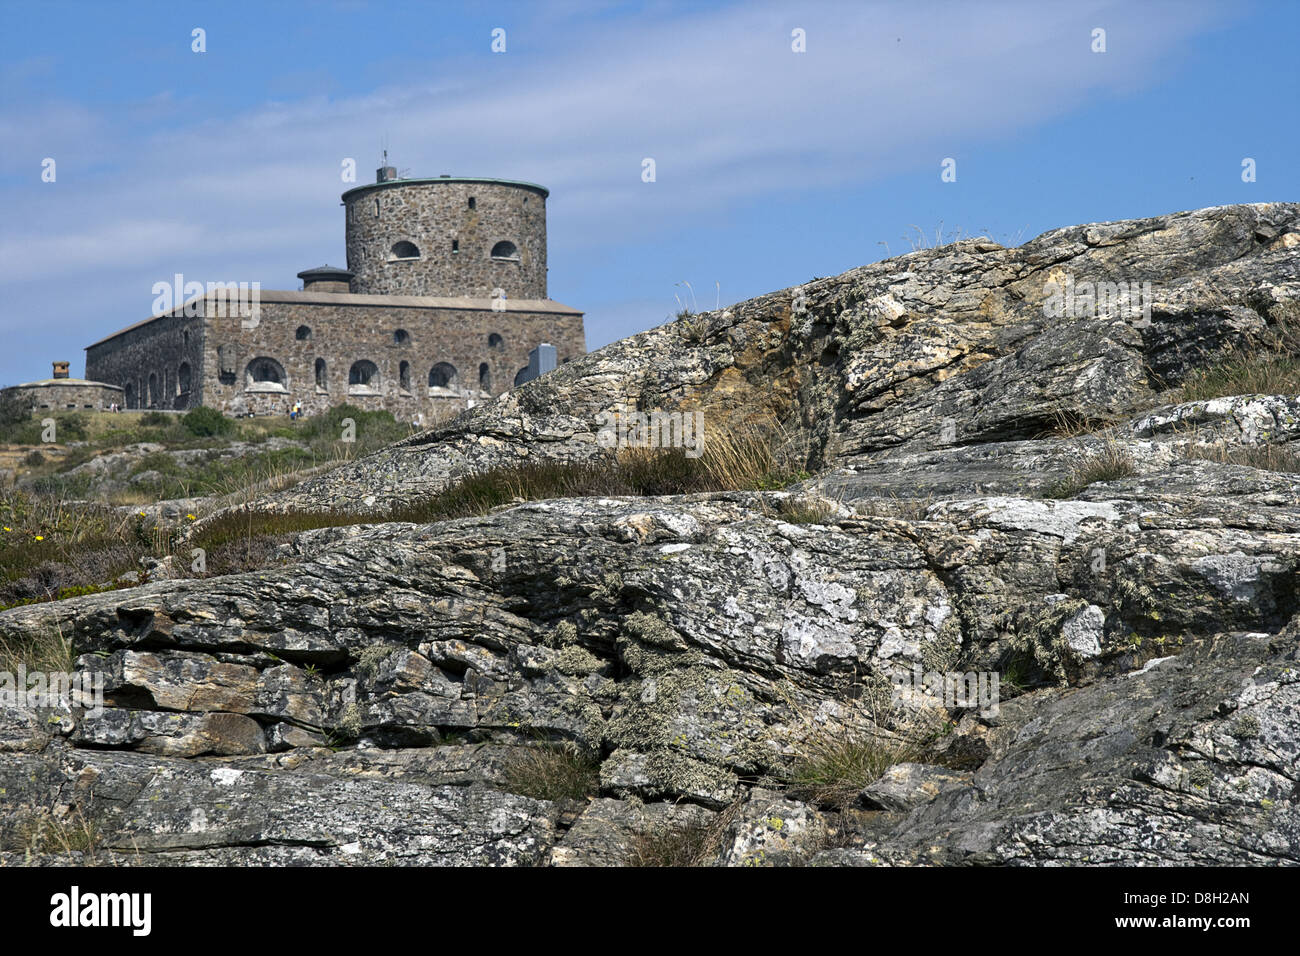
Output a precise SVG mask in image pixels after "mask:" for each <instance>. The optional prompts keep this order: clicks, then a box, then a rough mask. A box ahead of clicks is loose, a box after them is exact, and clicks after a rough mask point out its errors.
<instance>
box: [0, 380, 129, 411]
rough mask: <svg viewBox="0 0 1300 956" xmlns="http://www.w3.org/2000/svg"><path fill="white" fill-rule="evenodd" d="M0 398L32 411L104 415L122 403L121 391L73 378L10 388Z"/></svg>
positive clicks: (115, 387) (1, 391)
mask: <svg viewBox="0 0 1300 956" xmlns="http://www.w3.org/2000/svg"><path fill="white" fill-rule="evenodd" d="M0 395H2V396H3V397H4V398H5V399H10V398H14V399H17V400H18V401H19V402H22V403H25V404H26V405H27V406H28V407H29V408H31V409H32V410H33V411H45V410H47V409H48V410H50V411H55V412H57V411H73V410H76V411H86V410H94V411H107V410H108V408H109V406H110V405H112V404H113V403H115V402H116V403H117V404H119V405H121V404H122V403H123V392H122V389H120V388H118V387H117V386H115V385H105V384H103V383H102V382H87V381H83V380H82V379H76V378H61V379H50V380H48V381H44V382H31V383H29V384H26V385H14V386H12V387H10V388H6V389H3V390H0Z"/></svg>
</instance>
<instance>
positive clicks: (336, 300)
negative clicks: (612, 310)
mask: <svg viewBox="0 0 1300 956" xmlns="http://www.w3.org/2000/svg"><path fill="white" fill-rule="evenodd" d="M203 298H204V296H201V295H196V296H193V297H192V298H190V299H189V300H188V301H186V302H183V303H181V304H180V305H178V306H177V307H176V308H174V309H171V310H169V311H167V312H159V313H158V314H157V315H151V316H149V318H147V319H141V320H140V321H139V322H135V323H133V324H131V325H128V326H126V327H125V328H121V329H118V330H117V331H116V332H114V333H113V334H112V335H106V336H104V337H103V338H102V339H100V340H99V341H97V342H91V343H90V344H89V345H87V346H86V348H87V349H93V348H94V347H95V346H97V345H103V344H104V343H105V342H108V341H111V340H112V339H115V338H117V337H118V336H119V335H124V334H125V333H127V332H130V331H133V330H134V329H138V328H142V327H144V326H146V325H148V324H149V323H150V322H155V321H157V320H158V319H162V318H166V317H167V316H169V315H175V314H176V313H178V312H181V311H182V310H183V309H184V308H185V306H187V305H189V303H191V302H194V301H196V300H202V299H203ZM258 299H259V302H274V303H281V304H284V305H342V306H362V307H369V308H379V309H449V310H455V311H458V312H491V311H493V309H492V303H493V302H494V301H495V300H493V299H490V298H484V297H471V296H450V297H449V296H429V295H371V294H369V293H359V292H317V291H315V290H314V289H311V290H306V291H299V292H295V291H290V290H277V289H270V290H263V291H261V292H260V293H259V295H258ZM503 301H504V304H505V308H504V309H501V310H499V311H504V312H541V313H550V314H552V315H582V314H583V313H582V310H580V309H575V308H573V307H572V306H568V305H563V304H561V303H559V302H556V301H555V300H554V299H505V300H503ZM59 381H61V382H66V381H68V379H59Z"/></svg>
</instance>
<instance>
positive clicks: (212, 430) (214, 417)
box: [141, 405, 235, 438]
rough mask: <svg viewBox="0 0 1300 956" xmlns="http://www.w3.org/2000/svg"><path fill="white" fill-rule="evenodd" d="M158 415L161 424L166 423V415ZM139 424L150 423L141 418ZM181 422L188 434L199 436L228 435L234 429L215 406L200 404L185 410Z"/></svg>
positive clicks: (232, 423) (230, 422)
mask: <svg viewBox="0 0 1300 956" xmlns="http://www.w3.org/2000/svg"><path fill="white" fill-rule="evenodd" d="M148 417H149V416H145V418H146V419H147V418H148ZM159 417H160V418H162V419H164V422H163V424H166V421H165V419H166V417H167V416H165V415H160V416H159ZM141 424H143V425H150V424H152V423H151V422H148V421H143V420H142V421H141ZM181 424H183V425H184V426H185V428H186V430H188V431H189V433H190V434H192V435H196V436H198V437H200V438H211V437H214V436H217V435H228V434H230V433H231V432H232V431H234V428H235V423H234V422H232V421H231V420H230V419H228V418H226V416H225V415H222V414H221V413H220V412H219V411H217V410H216V409H215V408H208V407H207V406H206V405H200V406H199V407H198V408H196V409H194V410H193V411H189V412H186V413H185V415H184V417H182V418H181Z"/></svg>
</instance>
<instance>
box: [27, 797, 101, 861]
mask: <svg viewBox="0 0 1300 956" xmlns="http://www.w3.org/2000/svg"><path fill="white" fill-rule="evenodd" d="M100 838H101V834H100V831H99V826H98V824H97V823H96V822H95V820H94V818H93V817H92V816H91V815H90V814H88V813H87V812H86V811H85V809H84V808H83V807H82V806H81V805H80V804H74V805H72V806H70V807H60V808H57V809H56V810H50V809H48V808H45V807H34V808H28V809H26V810H20V811H19V812H18V814H17V819H16V821H15V825H14V826H13V829H12V830H10V836H9V839H8V840H7V841H6V843H7V846H6V847H5V848H6V849H8V850H10V851H11V852H17V853H22V854H23V855H24V857H25V858H26V859H27V861H28V862H30V861H31V860H33V859H34V858H35V857H38V856H43V855H45V854H49V853H81V854H83V856H82V857H81V858H80V860H79V863H80V864H81V865H83V866H87V865H94V864H95V862H96V858H95V854H96V851H97V850H98V848H99V842H100Z"/></svg>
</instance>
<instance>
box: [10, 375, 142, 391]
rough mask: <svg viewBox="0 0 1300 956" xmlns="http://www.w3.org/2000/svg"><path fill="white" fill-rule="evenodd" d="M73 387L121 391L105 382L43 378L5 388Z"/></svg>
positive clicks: (119, 388)
mask: <svg viewBox="0 0 1300 956" xmlns="http://www.w3.org/2000/svg"><path fill="white" fill-rule="evenodd" d="M73 385H75V386H77V387H78V388H80V387H82V386H85V385H97V386H100V387H103V388H115V389H117V390H118V391H119V392H120V391H122V387H121V386H120V385H109V384H108V383H107V382H94V381H91V380H90V379H88V378H43V379H41V380H40V381H38V382H22V383H20V384H18V385H8V386H6V389H10V388H48V387H50V386H54V387H56V388H62V387H64V386H73Z"/></svg>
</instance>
